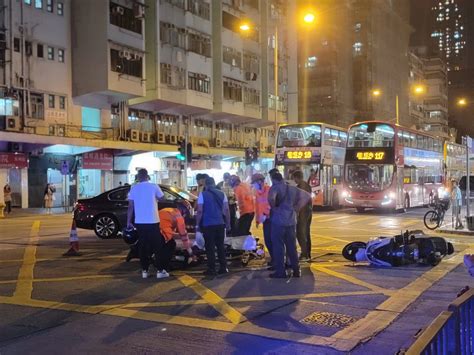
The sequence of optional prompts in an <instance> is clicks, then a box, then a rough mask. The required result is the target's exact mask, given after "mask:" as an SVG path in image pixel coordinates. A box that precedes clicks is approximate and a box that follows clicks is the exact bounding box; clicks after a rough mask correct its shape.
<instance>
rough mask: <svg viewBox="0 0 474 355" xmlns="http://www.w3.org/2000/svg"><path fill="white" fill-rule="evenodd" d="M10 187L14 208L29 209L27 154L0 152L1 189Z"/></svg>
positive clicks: (1, 199) (0, 199)
mask: <svg viewBox="0 0 474 355" xmlns="http://www.w3.org/2000/svg"><path fill="white" fill-rule="evenodd" d="M7 183H8V184H9V185H10V188H11V191H12V207H21V208H27V207H28V157H27V155H26V154H25V153H10V152H0V187H1V189H2V195H1V198H0V201H1V202H4V201H3V187H4V186H5V185H6V184H7Z"/></svg>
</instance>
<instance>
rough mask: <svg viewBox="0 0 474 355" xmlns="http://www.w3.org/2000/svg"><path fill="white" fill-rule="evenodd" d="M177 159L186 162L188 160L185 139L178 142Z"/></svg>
mask: <svg viewBox="0 0 474 355" xmlns="http://www.w3.org/2000/svg"><path fill="white" fill-rule="evenodd" d="M176 159H178V160H181V161H184V160H186V141H185V140H184V139H183V140H181V141H179V142H178V154H177V155H176Z"/></svg>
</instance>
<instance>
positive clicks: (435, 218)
mask: <svg viewBox="0 0 474 355" xmlns="http://www.w3.org/2000/svg"><path fill="white" fill-rule="evenodd" d="M439 220H440V218H439V215H438V212H436V211H428V212H426V213H425V216H424V217H423V223H424V224H425V227H426V228H428V229H429V230H435V229H436V228H438V227H439Z"/></svg>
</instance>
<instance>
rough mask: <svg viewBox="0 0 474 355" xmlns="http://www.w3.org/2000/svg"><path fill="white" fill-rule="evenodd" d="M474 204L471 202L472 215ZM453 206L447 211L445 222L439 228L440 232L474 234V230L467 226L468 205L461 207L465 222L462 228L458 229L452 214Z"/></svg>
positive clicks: (473, 214) (472, 214)
mask: <svg viewBox="0 0 474 355" xmlns="http://www.w3.org/2000/svg"><path fill="white" fill-rule="evenodd" d="M473 208H474V206H472V204H471V212H470V213H471V216H474V209H473ZM452 211H453V210H452V208H450V209H449V211H447V212H446V214H445V216H444V222H443V225H442V226H441V227H440V228H439V229H437V231H438V232H439V233H449V234H458V235H474V230H469V229H468V228H467V220H466V206H463V207H462V209H461V221H462V224H463V228H462V229H456V228H455V223H456V221H455V219H454V217H453V215H452Z"/></svg>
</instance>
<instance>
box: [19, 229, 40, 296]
mask: <svg viewBox="0 0 474 355" xmlns="http://www.w3.org/2000/svg"><path fill="white" fill-rule="evenodd" d="M40 225H41V222H40V221H35V222H34V223H33V225H32V226H31V230H30V239H29V241H28V245H27V246H26V248H25V252H24V254H23V264H22V265H21V267H20V272H19V274H18V282H17V284H16V289H15V292H14V294H13V297H15V298H18V299H22V300H29V299H31V294H32V292H33V270H34V268H35V263H36V243H37V242H38V239H39V229H40Z"/></svg>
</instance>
